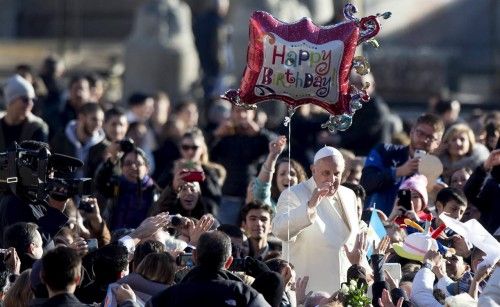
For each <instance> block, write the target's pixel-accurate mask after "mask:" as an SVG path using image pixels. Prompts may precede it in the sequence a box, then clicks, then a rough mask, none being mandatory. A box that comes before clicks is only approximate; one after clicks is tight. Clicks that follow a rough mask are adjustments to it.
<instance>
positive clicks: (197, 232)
mask: <svg viewBox="0 0 500 307" xmlns="http://www.w3.org/2000/svg"><path fill="white" fill-rule="evenodd" d="M214 222H215V218H214V217H213V216H212V215H211V214H205V215H204V216H202V217H201V219H200V220H199V221H198V222H197V223H196V224H194V223H193V221H189V224H188V234H189V241H190V242H189V243H190V244H192V245H196V244H197V243H198V239H199V238H200V236H201V235H202V234H203V233H205V232H207V231H209V230H210V228H211V227H212V225H213V224H214Z"/></svg>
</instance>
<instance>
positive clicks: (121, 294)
mask: <svg viewBox="0 0 500 307" xmlns="http://www.w3.org/2000/svg"><path fill="white" fill-rule="evenodd" d="M113 292H114V293H115V297H116V302H117V303H118V304H122V303H124V302H126V301H134V302H135V300H136V297H135V293H134V291H133V290H132V288H130V286H129V285H128V284H121V285H119V286H118V287H116V288H113Z"/></svg>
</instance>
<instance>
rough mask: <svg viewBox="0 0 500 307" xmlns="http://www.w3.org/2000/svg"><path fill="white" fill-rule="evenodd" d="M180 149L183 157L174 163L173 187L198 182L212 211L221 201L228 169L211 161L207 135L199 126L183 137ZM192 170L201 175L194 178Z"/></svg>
mask: <svg viewBox="0 0 500 307" xmlns="http://www.w3.org/2000/svg"><path fill="white" fill-rule="evenodd" d="M179 149H180V153H181V158H180V159H178V160H177V161H175V163H174V169H173V179H172V181H171V182H172V184H171V188H172V189H173V191H174V192H178V191H179V189H180V188H181V187H182V186H183V185H184V184H185V183H186V182H191V181H196V182H198V183H199V185H200V191H201V199H202V200H203V202H204V203H205V204H206V206H207V208H208V210H209V212H212V210H213V208H215V207H217V206H218V205H219V203H220V199H221V195H222V185H223V184H224V180H225V179H226V169H225V168H224V167H223V166H222V165H220V164H217V163H214V162H211V161H210V159H209V156H208V147H207V143H206V142H205V137H204V136H203V133H202V131H201V130H200V129H198V128H193V129H191V130H189V131H188V132H186V133H185V134H184V135H183V136H182V137H181V139H180V142H179ZM192 171H194V172H198V174H200V176H201V177H198V178H193V177H192V175H193V174H192ZM195 177H197V176H195Z"/></svg>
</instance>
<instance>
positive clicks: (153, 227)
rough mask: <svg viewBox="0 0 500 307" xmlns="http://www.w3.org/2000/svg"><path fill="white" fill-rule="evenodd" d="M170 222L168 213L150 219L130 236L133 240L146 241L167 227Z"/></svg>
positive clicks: (143, 222)
mask: <svg viewBox="0 0 500 307" xmlns="http://www.w3.org/2000/svg"><path fill="white" fill-rule="evenodd" d="M169 221H170V217H169V216H168V212H162V213H160V214H158V215H155V216H151V217H148V218H147V219H145V220H144V221H142V223H141V224H140V225H139V227H137V228H136V229H135V230H134V231H133V232H132V233H131V234H130V236H131V237H132V238H137V239H144V238H147V237H150V236H152V235H154V234H155V233H156V232H157V231H158V230H159V229H160V228H162V227H163V226H166V225H167V224H168V223H169Z"/></svg>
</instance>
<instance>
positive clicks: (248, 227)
mask: <svg viewBox="0 0 500 307" xmlns="http://www.w3.org/2000/svg"><path fill="white" fill-rule="evenodd" d="M273 215H274V212H273V209H272V208H271V207H270V206H269V205H266V204H264V203H262V202H260V201H257V200H256V201H253V202H251V203H248V204H246V205H245V206H244V207H243V209H242V210H241V218H242V226H243V229H244V230H245V233H246V235H247V236H248V241H249V243H250V244H249V246H250V257H253V258H256V259H258V260H264V259H265V258H266V256H267V255H268V254H269V253H270V252H273V251H280V250H281V246H280V245H279V244H276V243H273V242H269V241H268V236H269V233H271V220H272V218H273Z"/></svg>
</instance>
